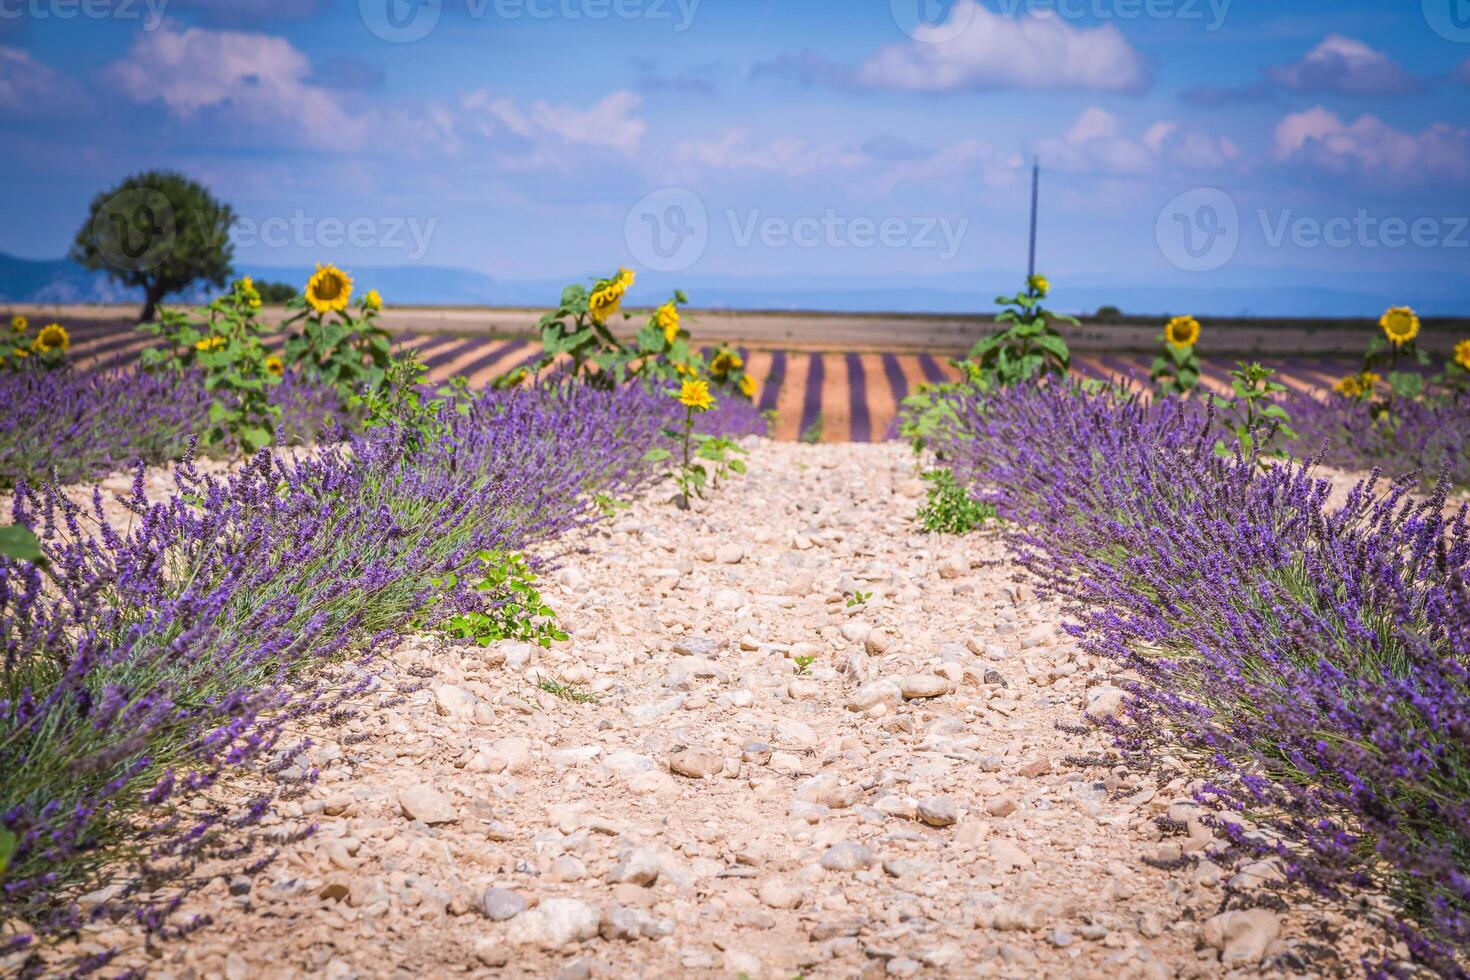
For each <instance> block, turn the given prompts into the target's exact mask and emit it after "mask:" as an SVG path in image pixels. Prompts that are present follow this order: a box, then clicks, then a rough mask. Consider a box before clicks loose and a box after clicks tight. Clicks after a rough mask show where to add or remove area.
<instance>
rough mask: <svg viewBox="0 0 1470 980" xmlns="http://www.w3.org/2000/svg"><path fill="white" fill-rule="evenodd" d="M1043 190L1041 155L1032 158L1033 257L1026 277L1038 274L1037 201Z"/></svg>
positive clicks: (1028, 278) (1027, 267) (1028, 265)
mask: <svg viewBox="0 0 1470 980" xmlns="http://www.w3.org/2000/svg"><path fill="white" fill-rule="evenodd" d="M1040 191H1041V157H1039V156H1036V157H1032V158H1031V259H1030V261H1029V262H1028V263H1027V265H1026V278H1027V281H1030V278H1031V277H1032V276H1034V275H1036V201H1037V197H1038V196H1039V194H1040Z"/></svg>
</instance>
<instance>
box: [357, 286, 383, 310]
mask: <svg viewBox="0 0 1470 980" xmlns="http://www.w3.org/2000/svg"><path fill="white" fill-rule="evenodd" d="M362 305H363V306H366V307H367V308H368V309H370V310H372V311H373V312H375V313H376V312H377V311H378V310H381V309H382V308H383V297H381V296H379V295H378V291H377V290H376V289H369V290H368V291H367V295H366V296H364V297H363V300H362Z"/></svg>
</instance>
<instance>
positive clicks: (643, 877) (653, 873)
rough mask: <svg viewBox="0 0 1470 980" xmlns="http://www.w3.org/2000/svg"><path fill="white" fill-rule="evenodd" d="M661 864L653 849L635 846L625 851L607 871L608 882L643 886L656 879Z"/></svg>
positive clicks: (661, 866)
mask: <svg viewBox="0 0 1470 980" xmlns="http://www.w3.org/2000/svg"><path fill="white" fill-rule="evenodd" d="M662 870H663V864H662V862H660V861H659V857H658V855H657V854H655V853H654V852H653V851H651V850H649V849H648V848H646V847H635V848H633V849H632V850H630V851H627V852H625V853H624V854H623V855H622V858H621V859H620V860H619V861H618V863H617V864H615V865H613V868H612V870H611V871H609V872H608V873H607V880H608V882H609V883H610V884H614V885H616V884H622V883H624V882H626V883H628V884H632V885H641V886H642V887H644V888H647V887H648V886H650V885H652V884H653V883H654V882H655V881H657V880H658V876H659V873H660V872H661V871H662Z"/></svg>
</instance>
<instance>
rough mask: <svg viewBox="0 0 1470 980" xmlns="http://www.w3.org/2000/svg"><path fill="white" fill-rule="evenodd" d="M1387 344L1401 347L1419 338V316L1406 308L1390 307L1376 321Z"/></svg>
mask: <svg viewBox="0 0 1470 980" xmlns="http://www.w3.org/2000/svg"><path fill="white" fill-rule="evenodd" d="M1378 325H1379V326H1380V327H1382V328H1383V332H1384V334H1386V335H1387V336H1388V342H1389V343H1391V344H1393V345H1394V346H1395V347H1402V346H1404V345H1405V344H1407V343H1409V342H1410V341H1411V340H1413V339H1414V338H1415V337H1417V336H1419V316H1418V314H1416V313H1415V312H1414V311H1413V310H1411V309H1409V307H1407V306H1391V307H1389V308H1388V310H1387V311H1386V312H1385V313H1384V314H1383V316H1382V317H1380V318H1379V320H1378Z"/></svg>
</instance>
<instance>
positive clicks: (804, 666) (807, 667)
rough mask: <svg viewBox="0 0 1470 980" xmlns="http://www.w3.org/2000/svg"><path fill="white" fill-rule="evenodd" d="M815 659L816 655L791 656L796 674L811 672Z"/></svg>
mask: <svg viewBox="0 0 1470 980" xmlns="http://www.w3.org/2000/svg"><path fill="white" fill-rule="evenodd" d="M816 660H817V658H816V657H813V656H810V655H806V656H801V657H792V658H791V662H792V663H794V664H796V672H797V673H798V674H808V673H811V669H812V664H814V663H816Z"/></svg>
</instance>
